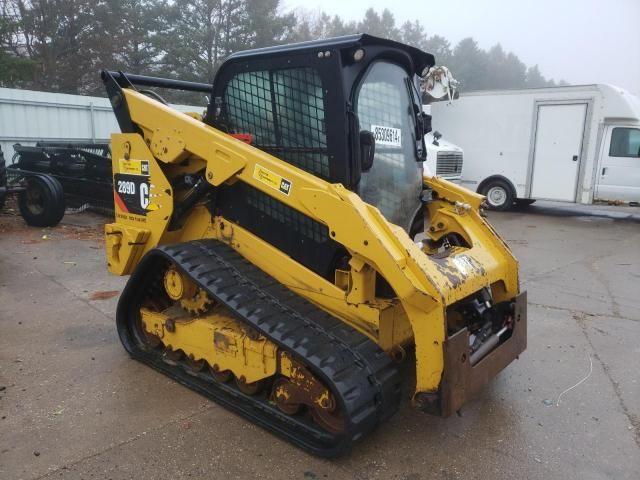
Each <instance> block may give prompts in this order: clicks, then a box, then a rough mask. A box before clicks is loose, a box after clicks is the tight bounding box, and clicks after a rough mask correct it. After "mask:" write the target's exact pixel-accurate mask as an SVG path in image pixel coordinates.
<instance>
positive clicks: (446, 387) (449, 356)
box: [440, 292, 527, 417]
mask: <svg viewBox="0 0 640 480" xmlns="http://www.w3.org/2000/svg"><path fill="white" fill-rule="evenodd" d="M444 346H445V368H444V375H443V378H442V385H441V390H440V409H441V412H440V413H441V415H442V416H444V417H447V416H449V415H451V414H453V413H454V412H456V411H458V410H459V409H460V408H461V407H462V406H463V405H464V404H465V403H466V402H467V401H468V400H470V399H471V398H472V397H473V396H475V395H476V394H477V393H478V392H479V391H480V389H481V388H482V387H483V386H485V385H486V384H487V383H489V381H491V380H492V379H493V378H494V377H495V376H496V375H497V374H498V373H499V372H500V371H502V370H503V369H504V368H505V367H506V366H507V365H509V364H510V363H511V362H512V361H513V360H514V359H516V358H518V356H519V355H520V354H521V353H522V352H523V351H524V350H525V349H526V347H527V295H526V292H523V293H521V294H520V295H518V296H517V297H516V303H515V310H514V322H513V331H512V333H511V336H510V337H509V338H508V339H506V340H505V341H504V342H503V343H501V344H500V345H499V346H497V347H496V348H495V349H494V350H493V351H492V352H490V353H489V354H488V355H487V356H485V357H484V358H482V359H481V360H480V361H479V362H478V363H477V364H475V365H473V366H472V365H471V362H470V361H469V358H470V355H469V353H470V352H469V332H468V330H467V329H466V328H464V329H462V330H460V331H459V332H457V333H455V334H454V335H452V336H451V337H449V338H448V339H447V341H446V342H445V345H444Z"/></svg>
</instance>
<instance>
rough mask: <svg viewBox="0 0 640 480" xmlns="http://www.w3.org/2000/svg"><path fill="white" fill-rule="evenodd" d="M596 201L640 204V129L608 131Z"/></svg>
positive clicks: (629, 127) (635, 127)
mask: <svg viewBox="0 0 640 480" xmlns="http://www.w3.org/2000/svg"><path fill="white" fill-rule="evenodd" d="M604 142H605V143H604V148H603V149H602V153H601V155H602V156H601V159H600V169H599V171H598V180H597V185H596V199H598V200H609V201H615V200H618V201H622V202H640V126H612V125H609V126H607V127H606V132H605V135H604Z"/></svg>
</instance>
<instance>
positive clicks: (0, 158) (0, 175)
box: [0, 148, 7, 212]
mask: <svg viewBox="0 0 640 480" xmlns="http://www.w3.org/2000/svg"><path fill="white" fill-rule="evenodd" d="M6 186H7V164H6V162H5V160H4V153H2V148H0V187H5V188H6ZM6 196H7V194H6V192H5V191H0V212H1V211H2V209H3V208H4V201H5V198H6Z"/></svg>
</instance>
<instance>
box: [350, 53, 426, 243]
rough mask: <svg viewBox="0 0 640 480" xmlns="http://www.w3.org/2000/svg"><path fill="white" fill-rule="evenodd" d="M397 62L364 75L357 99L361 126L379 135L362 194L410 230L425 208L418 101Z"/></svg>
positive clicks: (380, 64)
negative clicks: (417, 133)
mask: <svg viewBox="0 0 640 480" xmlns="http://www.w3.org/2000/svg"><path fill="white" fill-rule="evenodd" d="M408 81H410V77H409V76H408V74H407V72H406V71H405V70H404V69H403V68H401V67H400V66H398V65H395V64H392V63H386V62H377V63H374V64H373V65H372V67H371V68H370V69H369V71H368V72H367V74H366V75H365V77H364V79H363V81H362V83H361V85H360V89H359V91H358V93H357V99H356V113H357V115H358V120H359V123H360V129H361V130H369V131H371V132H372V133H373V135H374V138H375V155H374V159H373V166H372V167H371V169H370V170H369V171H367V172H363V173H362V175H361V179H360V185H359V194H360V196H361V198H362V199H363V200H364V201H366V202H367V203H370V204H372V205H375V206H376V207H378V209H380V211H381V212H382V214H383V215H384V216H385V217H386V218H387V220H389V221H390V222H392V223H395V224H396V225H399V226H401V227H403V228H405V229H406V230H407V231H409V229H410V227H411V222H412V220H413V217H414V216H415V214H416V212H417V211H418V209H419V208H420V206H421V201H420V194H421V192H422V163H421V162H417V161H416V150H415V148H416V139H415V117H414V104H413V99H412V97H411V95H410V93H409V92H410V91H409V89H408V84H407V82H408Z"/></svg>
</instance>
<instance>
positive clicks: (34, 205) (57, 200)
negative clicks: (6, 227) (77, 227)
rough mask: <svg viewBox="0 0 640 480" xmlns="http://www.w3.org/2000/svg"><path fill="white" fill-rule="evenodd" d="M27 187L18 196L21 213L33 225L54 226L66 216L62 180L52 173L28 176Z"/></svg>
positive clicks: (28, 223)
mask: <svg viewBox="0 0 640 480" xmlns="http://www.w3.org/2000/svg"><path fill="white" fill-rule="evenodd" d="M26 184H27V188H26V190H24V191H23V192H20V195H19V196H18V206H19V207H20V214H21V215H22V218H24V221H25V222H27V225H31V226H32V227H53V226H55V225H57V224H58V223H59V222H60V220H62V217H63V216H64V208H65V203H64V192H63V191H62V185H61V184H60V182H59V181H58V180H57V179H55V178H54V177H52V176H50V175H32V176H29V177H27V178H26Z"/></svg>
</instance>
